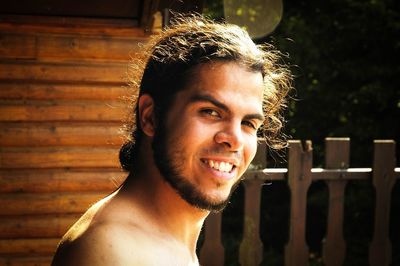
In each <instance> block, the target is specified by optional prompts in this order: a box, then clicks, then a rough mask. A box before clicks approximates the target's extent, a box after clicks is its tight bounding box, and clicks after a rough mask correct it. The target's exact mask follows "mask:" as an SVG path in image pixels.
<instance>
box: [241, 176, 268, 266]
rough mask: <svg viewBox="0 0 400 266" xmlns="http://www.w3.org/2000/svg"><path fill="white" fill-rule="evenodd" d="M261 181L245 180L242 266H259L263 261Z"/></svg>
mask: <svg viewBox="0 0 400 266" xmlns="http://www.w3.org/2000/svg"><path fill="white" fill-rule="evenodd" d="M263 183H264V181H263V180H261V179H250V180H244V181H243V184H244V187H245V209H244V223H243V240H242V243H241V244H240V250H239V262H240V265H242V266H252V265H259V264H260V263H261V261H262V254H263V244H262V242H261V239H260V200H261V188H262V184H263Z"/></svg>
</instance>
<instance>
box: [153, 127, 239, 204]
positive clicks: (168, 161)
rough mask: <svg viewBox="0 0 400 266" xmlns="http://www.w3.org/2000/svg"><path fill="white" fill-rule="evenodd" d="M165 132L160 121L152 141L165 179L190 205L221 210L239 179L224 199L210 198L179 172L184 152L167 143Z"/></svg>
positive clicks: (155, 159) (182, 163) (182, 165)
mask: <svg viewBox="0 0 400 266" xmlns="http://www.w3.org/2000/svg"><path fill="white" fill-rule="evenodd" d="M166 133H167V132H166V128H165V125H164V122H161V121H160V122H159V125H158V127H157V129H156V132H155V134H154V138H153V143H152V149H153V156H154V162H155V164H156V166H157V168H158V170H159V171H160V173H161V175H162V176H163V177H164V179H165V181H167V182H168V183H169V184H170V185H171V187H172V188H173V189H174V190H175V191H176V192H177V194H178V195H179V196H180V197H181V198H182V199H183V200H185V201H186V202H187V203H189V204H190V205H192V206H194V207H196V208H198V209H202V210H207V211H212V212H219V211H221V210H223V209H224V208H225V207H226V206H227V205H228V203H229V199H230V197H231V195H232V193H233V191H235V189H236V188H237V186H238V185H239V184H240V181H241V179H239V180H238V181H237V182H236V183H235V184H234V185H233V186H232V188H231V191H230V193H229V196H228V197H227V198H226V199H222V200H213V199H211V198H210V197H208V196H207V195H206V193H204V192H202V191H201V190H200V189H198V188H197V187H196V186H195V185H194V184H192V183H190V181H189V180H188V178H185V177H184V176H183V175H182V174H181V173H182V172H183V171H182V169H183V168H184V165H185V156H184V153H183V152H182V150H181V149H178V148H177V147H179V145H175V143H172V144H171V143H168V140H167V139H168V137H167V134H166ZM168 144H169V145H168ZM171 147H174V148H175V149H174V148H171Z"/></svg>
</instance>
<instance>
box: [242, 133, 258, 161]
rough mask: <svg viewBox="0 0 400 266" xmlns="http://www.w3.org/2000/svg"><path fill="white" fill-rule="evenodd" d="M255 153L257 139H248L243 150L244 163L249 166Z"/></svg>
mask: <svg viewBox="0 0 400 266" xmlns="http://www.w3.org/2000/svg"><path fill="white" fill-rule="evenodd" d="M256 152H257V138H256V137H254V138H250V139H249V141H248V142H247V145H246V149H245V156H246V163H247V165H249V164H250V163H251V161H252V160H253V159H254V157H255V155H256Z"/></svg>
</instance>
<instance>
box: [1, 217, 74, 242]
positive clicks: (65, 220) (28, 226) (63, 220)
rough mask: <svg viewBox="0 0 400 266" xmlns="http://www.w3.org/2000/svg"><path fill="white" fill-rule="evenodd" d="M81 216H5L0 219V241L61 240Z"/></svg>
mask: <svg viewBox="0 0 400 266" xmlns="http://www.w3.org/2000/svg"><path fill="white" fill-rule="evenodd" d="M80 216H81V214H65V215H62V214H55V215H30V216H29V217H26V216H22V215H21V216H6V217H1V218H0V239H7V238H8V239H16V238H51V237H54V238H61V237H62V236H63V235H64V234H65V233H66V232H67V230H68V229H69V228H70V227H71V225H73V224H74V223H75V222H76V221H77V220H78V219H79V217H80Z"/></svg>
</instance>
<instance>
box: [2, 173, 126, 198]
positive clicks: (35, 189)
mask: <svg viewBox="0 0 400 266" xmlns="http://www.w3.org/2000/svg"><path fill="white" fill-rule="evenodd" d="M126 176H127V173H126V172H122V171H121V170H118V169H100V170H99V169H83V170H80V169H79V170H71V169H70V170H65V169H36V170H35V171H32V170H25V169H23V170H9V169H7V170H0V193H49V192H53V193H56V192H90V191H92V192H95V191H104V192H111V191H113V190H115V189H116V188H117V187H118V186H119V185H120V184H121V183H122V182H123V181H124V180H125V178H126ZM49 184H50V185H49Z"/></svg>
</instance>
